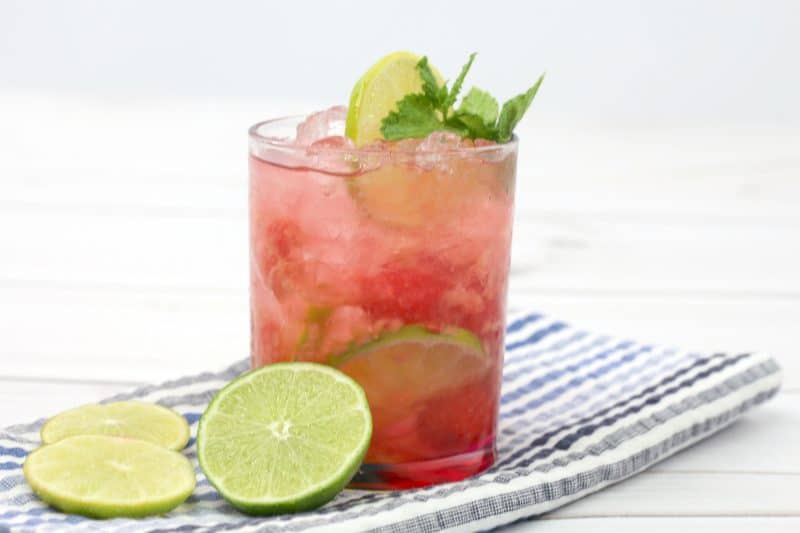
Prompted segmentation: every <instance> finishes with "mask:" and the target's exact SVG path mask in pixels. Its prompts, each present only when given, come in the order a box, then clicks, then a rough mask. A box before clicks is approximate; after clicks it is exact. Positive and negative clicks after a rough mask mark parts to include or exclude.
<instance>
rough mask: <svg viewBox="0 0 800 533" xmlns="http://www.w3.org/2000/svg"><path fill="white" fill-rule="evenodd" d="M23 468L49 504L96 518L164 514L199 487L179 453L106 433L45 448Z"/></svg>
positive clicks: (188, 464)
mask: <svg viewBox="0 0 800 533" xmlns="http://www.w3.org/2000/svg"><path fill="white" fill-rule="evenodd" d="M22 469H23V472H24V473H25V479H27V480H28V483H29V484H30V486H31V488H32V489H33V490H34V492H36V494H38V495H39V497H40V498H41V499H42V500H44V501H45V502H47V503H49V504H50V505H52V506H53V507H55V508H57V509H60V510H61V511H64V512H67V513H77V514H82V515H86V516H91V517H97V518H111V517H116V516H128V517H141V516H148V515H153V514H159V513H165V512H167V511H169V510H171V509H174V508H175V507H177V506H178V505H180V504H181V503H183V501H184V500H186V498H188V497H189V495H190V494H191V493H192V491H193V490H194V486H195V474H194V469H193V468H192V465H191V463H189V460H188V459H186V457H184V456H183V455H181V454H180V453H178V452H174V451H172V450H167V449H165V448H162V447H161V446H157V445H155V444H151V443H149V442H146V441H143V440H137V439H126V438H121V437H108V436H104V435H80V436H77V437H69V438H66V439H63V440H60V441H58V442H57V443H55V444H50V445H48V446H43V447H41V448H39V449H38V450H35V451H34V452H32V453H31V454H29V455H28V457H27V458H26V459H25V464H24V465H23V468H22ZM167 474H168V475H167Z"/></svg>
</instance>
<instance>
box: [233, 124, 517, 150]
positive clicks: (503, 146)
mask: <svg viewBox="0 0 800 533" xmlns="http://www.w3.org/2000/svg"><path fill="white" fill-rule="evenodd" d="M306 116H307V115H285V116H282V117H276V118H270V119H267V120H262V121H260V122H256V123H255V124H253V125H252V126H250V128H249V129H248V130H247V133H248V136H249V137H250V140H251V141H255V142H257V143H258V144H261V145H263V146H266V147H269V148H273V149H277V150H280V151H283V152H298V153H302V154H305V153H306V151H307V150H308V146H301V145H297V144H294V142H293V141H290V140H289V139H287V138H281V137H270V136H268V135H263V134H262V133H261V131H260V130H261V129H262V128H264V127H276V126H280V125H285V124H286V123H289V122H291V121H298V122H300V121H302V120H303V119H305V118H306ZM518 145H519V137H517V136H516V134H513V135H512V136H511V140H509V141H507V142H504V143H497V144H487V145H485V146H460V147H457V148H446V149H444V150H382V149H381V148H379V147H377V146H373V147H369V146H364V147H361V148H339V147H335V148H334V147H320V148H319V149H316V150H315V153H317V154H319V153H330V154H336V153H347V154H356V155H358V154H372V155H375V154H385V153H394V154H398V155H400V154H462V155H463V154H486V153H492V152H504V151H508V152H513V151H516V149H517V147H518Z"/></svg>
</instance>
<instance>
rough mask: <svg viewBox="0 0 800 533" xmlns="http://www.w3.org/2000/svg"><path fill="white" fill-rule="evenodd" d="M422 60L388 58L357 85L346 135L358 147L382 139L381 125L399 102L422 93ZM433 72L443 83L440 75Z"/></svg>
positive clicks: (415, 57)
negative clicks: (419, 70) (420, 73)
mask: <svg viewBox="0 0 800 533" xmlns="http://www.w3.org/2000/svg"><path fill="white" fill-rule="evenodd" d="M419 60H420V57H419V56H418V55H416V54H412V53H411V52H395V53H393V54H389V55H388V56H386V57H384V58H382V59H381V60H379V61H378V62H377V63H375V64H374V65H373V66H372V67H370V69H369V70H368V71H367V72H366V73H365V74H364V75H363V76H362V77H361V79H359V80H358V82H356V85H355V87H353V92H352V93H351V94H350V105H349V108H348V110H347V121H346V123H345V135H347V136H348V137H350V138H351V139H352V140H353V142H355V143H356V145H357V146H361V145H364V144H367V143H370V142H373V141H377V140H378V139H381V138H382V135H381V121H382V120H383V119H384V117H386V115H388V114H389V113H390V112H391V111H393V110H395V109H396V104H397V101H398V100H401V99H402V98H403V97H404V96H405V95H407V94H410V93H419V92H421V90H422V79H421V78H420V75H419V72H418V71H417V63H418V62H419ZM431 70H432V71H433V73H434V76H436V78H437V80H438V81H439V83H442V78H441V76H440V75H439V73H438V72H437V71H436V70H435V69H433V68H431Z"/></svg>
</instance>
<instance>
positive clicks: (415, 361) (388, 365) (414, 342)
mask: <svg viewBox="0 0 800 533" xmlns="http://www.w3.org/2000/svg"><path fill="white" fill-rule="evenodd" d="M330 363H331V364H332V365H334V366H336V367H337V368H339V369H340V370H341V371H342V372H344V373H345V374H347V375H349V376H350V377H352V378H353V379H355V380H356V381H358V382H359V383H360V384H361V386H362V387H364V391H365V392H366V394H367V399H368V400H369V405H370V409H371V411H372V417H373V424H374V427H375V443H374V445H373V446H372V448H370V450H369V452H368V455H367V462H369V463H384V462H389V463H391V462H405V461H408V460H415V459H418V458H430V457H436V456H437V454H438V452H439V451H440V450H437V449H429V445H428V443H426V442H425V439H422V440H420V439H416V438H409V435H412V434H413V435H416V434H417V433H418V430H419V427H420V420H421V417H422V415H423V414H424V413H425V412H427V411H430V409H431V408H432V407H433V408H434V409H443V408H447V409H450V408H453V406H452V405H449V404H452V403H454V402H457V401H458V400H459V398H463V399H464V401H471V400H470V399H469V398H466V397H464V396H465V391H467V390H470V388H475V387H478V388H479V389H480V390H481V392H483V391H484V389H485V390H486V391H488V390H490V387H484V385H483V384H484V383H490V382H491V381H492V377H493V376H494V374H493V372H492V361H491V358H490V357H488V356H487V354H486V353H485V352H484V349H483V347H482V345H481V342H480V340H479V339H478V338H477V337H475V335H473V334H472V333H470V332H468V331H465V330H462V329H452V330H449V331H447V332H444V333H433V332H430V331H428V330H427V329H425V328H424V327H422V326H418V325H413V326H404V327H403V328H401V329H399V330H397V331H395V332H393V333H389V334H385V335H383V336H381V337H379V338H378V339H377V340H375V341H373V342H370V343H368V344H365V345H363V346H361V347H359V348H357V349H355V350H352V351H350V352H347V353H345V354H342V355H339V356H336V357H333V358H331V359H330ZM473 396H474V395H473ZM484 396H485V395H483V394H481V395H480V398H481V399H482V398H484ZM451 400H452V401H451ZM455 408H456V409H457V408H458V407H455ZM448 429H449V428H443V430H444V431H447V430H448Z"/></svg>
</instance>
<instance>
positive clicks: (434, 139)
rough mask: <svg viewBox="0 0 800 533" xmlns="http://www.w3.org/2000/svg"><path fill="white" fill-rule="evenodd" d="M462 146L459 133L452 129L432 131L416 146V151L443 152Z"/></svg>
mask: <svg viewBox="0 0 800 533" xmlns="http://www.w3.org/2000/svg"><path fill="white" fill-rule="evenodd" d="M462 147H463V140H462V139H461V135H459V134H457V133H453V132H452V131H434V132H433V133H431V134H430V135H428V136H427V137H425V138H424V139H423V140H422V142H421V143H420V144H419V146H417V151H418V152H444V151H447V150H457V149H458V148H462Z"/></svg>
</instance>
